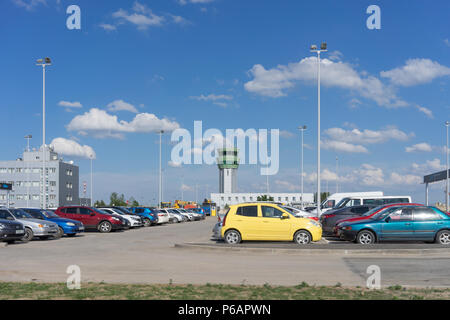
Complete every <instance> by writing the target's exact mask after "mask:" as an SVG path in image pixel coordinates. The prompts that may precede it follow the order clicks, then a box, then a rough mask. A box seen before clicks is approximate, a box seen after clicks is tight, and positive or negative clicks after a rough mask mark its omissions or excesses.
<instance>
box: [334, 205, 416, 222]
mask: <svg viewBox="0 0 450 320" xmlns="http://www.w3.org/2000/svg"><path fill="white" fill-rule="evenodd" d="M396 206H423V204H420V203H390V204H386V205H384V206H383V207H382V208H380V209H379V210H377V211H375V212H374V213H372V214H371V215H370V216H361V217H356V218H349V219H343V220H339V221H338V222H336V224H338V223H341V222H353V221H359V220H365V219H368V218H370V217H372V216H374V215H376V214H377V213H378V212H380V211H381V210H384V209H386V208H390V207H396Z"/></svg>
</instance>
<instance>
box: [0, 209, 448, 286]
mask: <svg viewBox="0 0 450 320" xmlns="http://www.w3.org/2000/svg"><path fill="white" fill-rule="evenodd" d="M215 222H216V218H214V217H209V218H207V219H206V220H203V221H197V222H187V223H181V224H170V225H162V226H154V227H149V228H140V229H137V230H128V231H124V232H113V233H109V234H100V233H97V232H86V233H85V234H83V235H80V236H77V237H75V238H66V237H64V238H62V239H59V240H47V241H42V240H37V241H31V242H29V243H25V244H15V245H8V246H4V247H2V246H0V281H25V282H27V281H35V282H66V280H67V278H68V276H69V275H68V274H67V273H66V270H67V267H68V266H70V265H77V266H79V267H80V269H81V279H82V282H88V281H90V282H101V281H104V282H109V283H184V284H186V283H192V284H205V283H223V284H243V283H244V284H259V285H262V284H265V283H269V284H272V285H297V284H299V283H301V282H303V281H305V282H307V283H309V284H311V285H314V284H316V285H335V284H336V283H341V284H342V285H344V286H365V285H366V278H367V277H368V274H367V273H366V271H367V267H368V266H369V265H378V266H379V267H380V269H381V284H382V285H383V286H390V285H397V284H399V285H409V286H449V287H450V282H449V279H450V277H449V275H450V274H449V269H450V268H448V265H449V262H450V254H448V250H446V249H445V248H444V249H442V251H437V252H431V253H428V254H426V255H425V254H424V253H423V252H422V251H421V249H423V248H436V246H433V245H425V244H420V243H417V244H400V246H401V247H402V246H406V247H408V248H409V249H411V248H413V251H412V252H410V253H409V254H407V255H399V256H398V257H396V256H389V257H386V256H384V255H383V254H378V253H376V254H370V253H369V254H364V255H358V256H352V255H338V254H323V255H315V254H312V253H311V252H308V251H304V252H303V254H295V255H293V254H288V253H286V252H283V251H282V250H277V248H284V249H286V248H287V249H292V250H295V249H296V251H299V249H298V247H297V246H295V244H293V243H243V244H242V245H241V246H242V248H244V250H229V251H223V250H208V249H206V250H205V249H204V248H201V247H198V248H190V249H188V250H187V249H186V248H184V247H175V245H176V244H186V243H197V244H208V245H212V246H222V245H223V244H220V243H219V244H217V243H216V242H214V241H211V234H212V232H211V231H212V228H213V226H214V224H215ZM267 245H269V246H271V247H272V249H273V250H266V251H258V250H245V247H246V246H250V247H258V246H260V247H261V246H267ZM392 245H397V246H398V245H399V244H386V245H380V246H392ZM322 246H323V247H326V248H327V249H326V250H329V248H340V247H341V246H345V247H348V248H354V249H356V248H357V245H355V244H353V243H321V244H311V245H309V246H308V247H310V248H308V250H312V248H317V249H319V248H321V247H322ZM414 246H416V248H417V250H415V249H414ZM436 249H438V250H439V248H436ZM414 250H415V252H414Z"/></svg>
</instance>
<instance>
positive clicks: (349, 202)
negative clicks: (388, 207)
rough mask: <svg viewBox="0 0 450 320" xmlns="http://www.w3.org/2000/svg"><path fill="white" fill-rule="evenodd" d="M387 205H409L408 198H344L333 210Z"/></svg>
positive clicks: (409, 198) (409, 199)
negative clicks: (365, 205)
mask: <svg viewBox="0 0 450 320" xmlns="http://www.w3.org/2000/svg"><path fill="white" fill-rule="evenodd" d="M389 203H411V197H410V196H362V197H345V198H343V199H342V200H341V201H339V202H338V203H337V204H336V205H335V206H334V208H333V209H340V208H344V207H352V206H359V205H363V204H371V205H376V206H381V205H383V204H389Z"/></svg>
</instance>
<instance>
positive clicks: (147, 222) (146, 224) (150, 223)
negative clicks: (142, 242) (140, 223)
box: [144, 218, 152, 227]
mask: <svg viewBox="0 0 450 320" xmlns="http://www.w3.org/2000/svg"><path fill="white" fill-rule="evenodd" d="M151 225H152V222H151V221H150V219H148V218H145V219H144V227H150V226H151Z"/></svg>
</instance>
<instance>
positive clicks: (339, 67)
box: [244, 57, 408, 107]
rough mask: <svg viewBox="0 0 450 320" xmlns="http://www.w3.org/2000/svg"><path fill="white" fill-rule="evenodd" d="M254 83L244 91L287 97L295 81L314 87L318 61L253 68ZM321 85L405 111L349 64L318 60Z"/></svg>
mask: <svg viewBox="0 0 450 320" xmlns="http://www.w3.org/2000/svg"><path fill="white" fill-rule="evenodd" d="M249 74H250V76H252V77H253V80H251V81H249V82H247V83H245V85H244V87H245V89H246V90H247V91H249V92H252V93H255V94H259V95H262V96H266V97H272V98H277V97H282V96H286V92H285V91H286V90H287V89H289V88H292V87H294V85H295V83H296V82H297V81H303V82H305V83H307V84H314V83H315V81H316V79H317V58H316V57H307V58H304V59H302V60H301V61H300V62H297V63H289V64H288V65H278V66H277V67H275V68H272V69H269V70H266V69H265V68H264V67H263V66H262V65H260V64H256V65H254V66H253V67H252V69H250V71H249ZM321 84H322V85H324V86H328V87H338V88H342V89H348V90H352V91H353V92H355V93H358V94H359V95H360V96H362V97H364V98H367V99H370V100H373V101H375V102H376V103H377V104H378V105H380V106H385V107H404V106H407V105H408V104H407V103H406V102H404V101H402V100H400V99H399V98H398V97H397V96H396V95H395V92H394V89H393V88H392V87H388V86H385V85H384V84H383V83H382V82H381V81H380V80H379V79H378V78H376V77H374V76H363V74H360V73H358V72H357V71H356V70H355V69H354V68H353V67H352V66H351V65H350V64H348V63H344V62H342V61H336V62H334V61H332V60H329V59H323V60H321Z"/></svg>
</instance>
